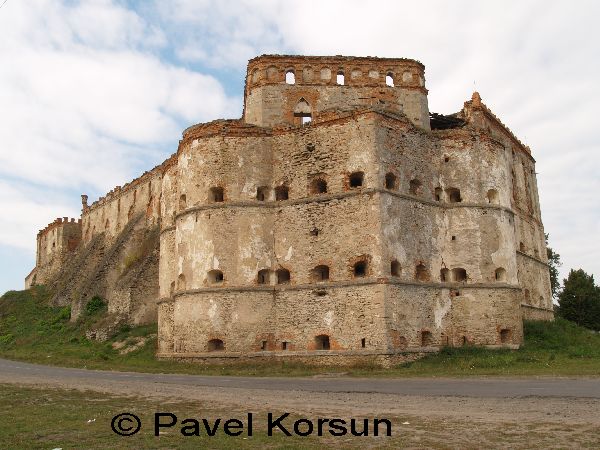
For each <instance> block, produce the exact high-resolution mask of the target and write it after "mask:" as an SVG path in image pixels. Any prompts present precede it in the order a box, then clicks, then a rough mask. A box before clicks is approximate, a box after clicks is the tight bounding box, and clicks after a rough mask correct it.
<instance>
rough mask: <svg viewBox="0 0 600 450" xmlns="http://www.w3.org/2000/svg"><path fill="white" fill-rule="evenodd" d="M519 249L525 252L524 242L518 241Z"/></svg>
mask: <svg viewBox="0 0 600 450" xmlns="http://www.w3.org/2000/svg"><path fill="white" fill-rule="evenodd" d="M519 251H520V252H523V253H525V244H523V243H522V242H519Z"/></svg>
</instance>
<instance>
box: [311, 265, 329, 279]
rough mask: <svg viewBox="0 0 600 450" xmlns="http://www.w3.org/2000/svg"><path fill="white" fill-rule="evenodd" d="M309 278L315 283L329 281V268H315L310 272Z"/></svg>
mask: <svg viewBox="0 0 600 450" xmlns="http://www.w3.org/2000/svg"><path fill="white" fill-rule="evenodd" d="M311 278H312V279H313V281H317V282H318V281H326V280H329V267H328V266H324V265H321V266H317V267H315V268H314V269H313V270H312V271H311Z"/></svg>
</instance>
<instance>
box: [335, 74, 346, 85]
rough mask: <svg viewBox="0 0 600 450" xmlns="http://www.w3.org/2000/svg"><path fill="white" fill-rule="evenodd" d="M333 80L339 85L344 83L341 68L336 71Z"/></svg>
mask: <svg viewBox="0 0 600 450" xmlns="http://www.w3.org/2000/svg"><path fill="white" fill-rule="evenodd" d="M335 80H336V82H337V84H339V85H340V86H343V85H344V71H343V70H340V71H338V73H337V76H336V79H335Z"/></svg>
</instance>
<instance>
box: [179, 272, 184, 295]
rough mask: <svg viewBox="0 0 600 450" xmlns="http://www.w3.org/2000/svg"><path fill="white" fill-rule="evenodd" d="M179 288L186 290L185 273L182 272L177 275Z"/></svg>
mask: <svg viewBox="0 0 600 450" xmlns="http://www.w3.org/2000/svg"><path fill="white" fill-rule="evenodd" d="M177 289H179V290H180V291H183V290H185V275H184V274H182V273H180V274H179V276H178V277H177Z"/></svg>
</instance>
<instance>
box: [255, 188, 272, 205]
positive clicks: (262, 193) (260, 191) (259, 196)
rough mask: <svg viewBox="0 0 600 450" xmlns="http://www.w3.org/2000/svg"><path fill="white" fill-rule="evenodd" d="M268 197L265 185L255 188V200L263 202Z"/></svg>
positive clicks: (267, 189)
mask: <svg viewBox="0 0 600 450" xmlns="http://www.w3.org/2000/svg"><path fill="white" fill-rule="evenodd" d="M268 198H269V188H268V187H267V186H259V187H257V188H256V200H258V201H259V202H264V201H265V200H267V199H268Z"/></svg>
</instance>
